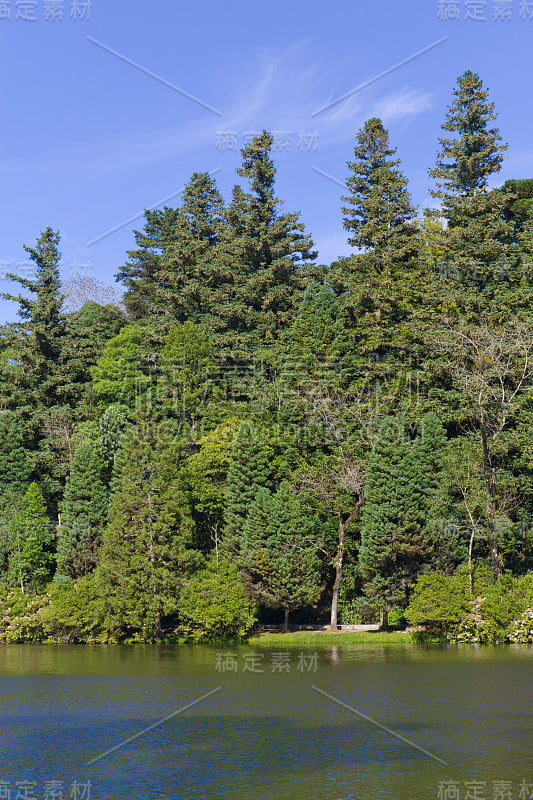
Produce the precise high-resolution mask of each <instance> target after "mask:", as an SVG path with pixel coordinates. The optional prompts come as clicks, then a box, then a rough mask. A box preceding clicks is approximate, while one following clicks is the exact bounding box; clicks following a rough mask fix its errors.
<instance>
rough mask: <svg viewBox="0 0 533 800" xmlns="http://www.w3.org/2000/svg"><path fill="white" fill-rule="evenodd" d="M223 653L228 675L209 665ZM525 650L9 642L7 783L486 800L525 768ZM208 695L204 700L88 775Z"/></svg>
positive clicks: (1, 666) (127, 792)
mask: <svg viewBox="0 0 533 800" xmlns="http://www.w3.org/2000/svg"><path fill="white" fill-rule="evenodd" d="M281 652H283V653H289V657H288V658H280V656H279V654H280V653H281ZM221 653H222V654H226V655H227V656H229V655H231V659H233V660H231V659H228V658H226V659H225V663H233V664H234V665H235V664H236V669H231V670H228V671H223V670H221V669H217V664H218V665H220V664H221V663H223V660H221V659H220V654H221ZM253 653H256V654H257V655H261V656H262V658H260V659H259V658H258V659H256V662H254V663H255V664H256V666H259V667H260V669H259V670H257V671H256V670H251V669H248V670H245V668H244V667H245V665H246V663H247V662H246V656H247V655H248V656H249V655H250V654H253ZM301 653H303V654H304V655H305V658H303V657H300V656H301ZM314 653H316V661H315V662H313V661H312V659H311V658H310V656H312V655H313V654H314ZM532 653H533V648H531V647H520V646H512V647H501V648H476V647H472V646H462V647H454V648H447V647H444V648H443V647H435V646H431V647H408V646H397V645H395V646H390V647H388V646H385V645H378V646H369V645H364V646H361V645H359V646H353V647H349V646H337V645H328V646H327V647H323V648H322V647H321V648H316V647H307V648H301V649H299V648H294V647H293V648H286V649H284V648H283V647H281V646H280V647H259V646H258V645H257V646H254V645H250V646H249V647H247V648H242V647H233V648H219V647H177V646H172V645H160V646H153V647H151V646H124V647H105V646H83V647H81V646H80V647H76V646H73V647H64V646H29V645H24V646H22V645H20V646H19V645H13V646H11V645H9V646H4V647H2V648H0V675H1V679H0V691H1V694H2V720H3V728H2V755H1V757H0V761H1V766H2V769H1V771H0V780H1V779H4V780H6V781H11V788H12V789H14V791H13V797H16V791H15V789H16V787H15V784H16V782H17V781H19V782H20V781H23V780H33V781H34V782H35V783H37V784H38V786H39V791H41V794H40V795H39V794H37V793H36V797H39V798H40V797H42V796H43V794H44V791H43V786H44V782H45V781H50V780H56V781H58V782H59V781H63V782H64V789H65V795H64V796H65V797H68V793H67V789H68V787H69V786H70V785H71V783H72V781H74V780H79V781H81V780H86V781H87V780H91V782H92V784H93V788H92V790H91V792H92V794H91V796H92V797H94V798H95V800H119V799H120V800H124V799H125V798H128V800H148V798H152V797H154V798H156V797H157V798H205V800H213V799H214V798H217V799H218V798H225V800H233V798H237V797H239V798H243V797H253V798H254V799H255V800H262V799H263V798H265V800H266V799H268V800H271V799H272V800H273V798H279V797H284V796H290V797H293V798H296V800H299V799H300V798H306V800H311V799H314V798H316V800H326V798H328V800H331V798H339V799H340V798H343V799H344V798H346V800H348V798H365V800H373V798H391V800H428V799H429V800H433V798H434V800H437V797H438V791H439V789H438V784H439V781H458V782H459V783H461V786H462V792H461V796H465V795H466V791H465V786H464V785H463V784H464V783H465V782H466V781H469V780H478V781H480V782H485V783H486V786H487V789H486V792H485V794H486V796H487V797H491V796H492V795H491V792H492V784H493V783H494V782H497V781H508V782H511V783H512V784H513V792H514V795H516V797H518V796H519V782H520V781H521V780H524V779H526V778H528V773H529V774H530V767H529V765H530V745H531V732H532V730H533V717H532V714H531V708H532V701H533V680H532V672H531V655H532ZM248 661H249V659H248ZM249 663H250V662H249ZM273 665H277V666H276V668H275V669H273V668H272V667H273ZM280 665H282V666H281V667H280ZM306 666H308V667H309V668H308V669H307V668H306ZM287 667H288V668H287ZM299 667H300V668H299ZM313 685H316V686H319V687H321V688H322V689H323V690H324V691H325V692H328V693H330V694H332V695H334V696H336V697H337V698H339V700H340V701H342V702H344V703H346V704H348V705H352V706H353V707H354V708H357V709H359V710H360V711H361V712H362V713H364V714H366V715H368V716H370V717H372V718H374V719H375V720H377V721H378V722H380V723H381V724H382V725H384V726H388V727H389V728H391V729H392V730H394V731H396V732H397V733H398V734H401V735H402V736H404V737H405V738H407V739H410V740H412V741H413V742H414V743H417V744H418V745H419V746H420V747H422V748H424V749H426V750H428V751H430V752H432V753H435V754H436V755H438V756H439V757H441V758H443V760H445V761H447V762H448V763H449V766H444V765H440V764H437V763H435V762H434V761H432V760H431V759H430V758H427V757H426V756H425V755H424V754H423V753H421V752H419V751H417V750H415V749H414V748H410V747H409V746H408V744H406V743H405V742H402V741H399V740H398V739H395V738H394V737H393V736H390V735H388V734H387V732H386V731H384V730H380V729H379V728H376V727H375V726H373V725H372V724H371V723H370V722H367V721H365V720H364V719H361V718H359V717H357V716H355V715H354V714H353V713H351V712H350V711H349V710H348V709H346V708H344V707H340V706H338V705H335V704H334V703H332V702H331V701H330V700H328V699H327V698H326V697H324V696H319V695H317V693H316V692H315V691H313V688H312V687H313ZM216 686H221V690H220V691H219V692H218V693H217V694H216V695H213V696H211V697H209V698H207V699H206V700H205V702H203V703H201V704H200V705H198V706H195V707H194V708H190V709H188V710H187V711H185V712H183V714H182V715H179V716H176V717H174V718H172V719H171V720H168V721H167V722H165V723H164V724H162V725H160V726H158V727H156V728H154V729H153V730H151V731H149V732H148V733H147V734H146V735H144V736H142V737H139V738H137V739H136V740H135V741H132V742H130V743H128V744H127V745H125V746H124V747H123V748H121V749H120V750H118V751H116V752H115V753H113V754H111V755H110V756H109V757H108V758H106V759H104V760H103V761H102V762H101V763H97V764H94V765H92V766H91V767H90V768H89V767H87V761H89V760H90V759H91V758H94V757H95V756H96V755H97V754H98V753H99V752H101V751H103V750H105V749H108V748H111V747H114V746H116V745H117V744H119V743H120V742H123V741H124V740H125V739H127V738H128V737H131V736H133V735H134V734H136V733H138V732H139V731H141V730H143V729H145V728H146V727H147V726H150V725H152V724H155V723H157V722H158V721H159V720H161V719H163V718H164V717H166V716H168V715H169V714H170V713H171V712H172V711H173V710H174V709H177V708H180V707H181V706H183V705H185V704H187V703H188V702H190V701H191V700H193V699H194V698H195V697H199V696H200V695H202V694H205V692H207V691H209V690H211V689H213V688H215V687H216ZM530 782H531V783H533V777H531V780H530ZM36 792H37V790H36ZM514 795H513V797H514ZM6 796H7V795H6Z"/></svg>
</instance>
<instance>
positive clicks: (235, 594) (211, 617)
mask: <svg viewBox="0 0 533 800" xmlns="http://www.w3.org/2000/svg"><path fill="white" fill-rule="evenodd" d="M179 618H180V625H179V628H178V633H179V634H180V635H182V636H184V637H185V638H186V639H189V640H192V641H196V642H199V641H204V642H215V641H239V640H245V639H247V637H248V635H249V634H250V632H251V630H252V628H253V626H254V625H255V623H256V621H257V620H256V617H255V616H254V613H253V606H252V603H251V601H250V600H249V599H248V598H247V597H246V594H245V592H244V587H243V585H242V581H241V578H240V575H239V572H238V570H237V568H236V567H234V566H233V565H232V564H229V563H227V562H224V563H222V564H220V565H218V566H217V565H216V563H214V562H213V561H212V562H210V563H209V564H208V565H207V566H206V567H204V568H203V569H201V570H199V571H198V572H197V573H196V574H195V575H193V577H192V578H191V580H190V581H189V583H188V585H187V586H186V587H185V588H184V590H183V592H182V594H181V597H180V601H179Z"/></svg>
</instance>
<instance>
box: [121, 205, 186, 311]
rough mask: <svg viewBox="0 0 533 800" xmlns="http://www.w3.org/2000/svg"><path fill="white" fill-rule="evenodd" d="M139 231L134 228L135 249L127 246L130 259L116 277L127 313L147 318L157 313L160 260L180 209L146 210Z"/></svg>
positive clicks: (174, 236)
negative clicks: (143, 221) (122, 287)
mask: <svg viewBox="0 0 533 800" xmlns="http://www.w3.org/2000/svg"><path fill="white" fill-rule="evenodd" d="M144 217H145V224H144V228H143V230H142V231H134V235H135V244H136V245H137V249H136V250H128V256H129V261H127V262H126V264H125V265H124V266H123V267H121V268H120V269H119V271H118V273H117V275H116V276H115V277H116V280H117V281H121V282H122V283H123V284H124V285H125V286H126V293H125V295H124V304H125V306H126V308H127V310H128V313H129V315H130V317H132V318H133V319H146V318H147V317H150V316H152V315H154V314H156V315H157V311H158V301H159V295H160V289H161V285H160V284H161V274H160V273H161V260H162V256H163V253H164V252H165V249H166V248H167V247H168V246H169V245H170V244H171V243H172V242H174V241H175V238H176V225H177V223H178V220H179V218H180V212H179V210H178V209H175V208H168V206H165V207H164V208H163V209H155V210H154V211H150V210H147V211H145V212H144Z"/></svg>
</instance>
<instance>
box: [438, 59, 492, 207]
mask: <svg viewBox="0 0 533 800" xmlns="http://www.w3.org/2000/svg"><path fill="white" fill-rule="evenodd" d="M482 87H483V82H482V81H481V79H480V78H479V76H478V75H476V74H475V73H473V72H471V71H470V70H468V71H467V72H465V73H464V74H463V75H461V76H460V77H459V79H458V81H457V88H456V89H455V90H454V97H455V99H454V101H453V103H452V104H451V106H450V107H449V109H448V114H447V116H446V122H445V123H444V124H443V125H442V129H443V130H444V131H447V132H449V133H451V134H455V137H454V138H443V139H440V140H439V143H440V146H441V151H440V152H439V153H438V155H437V164H436V167H435V168H434V169H430V170H429V175H430V176H431V177H432V178H435V179H436V181H437V190H436V191H433V192H432V194H433V196H434V197H440V198H441V199H443V200H444V201H445V203H446V202H447V201H448V200H449V199H450V198H451V197H466V196H472V195H474V194H476V193H477V192H480V191H484V190H485V189H486V187H487V180H488V178H489V177H490V176H491V175H492V174H493V173H495V172H498V171H499V169H500V165H501V162H502V161H503V153H504V151H505V149H506V148H507V145H502V144H501V141H502V139H501V136H500V134H499V132H498V129H497V128H489V127H488V123H489V122H490V121H492V120H494V119H496V117H497V115H496V114H495V112H494V105H493V103H489V102H487V97H488V92H487V91H484V90H483V88H482Z"/></svg>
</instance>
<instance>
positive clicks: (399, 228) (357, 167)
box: [342, 118, 416, 271]
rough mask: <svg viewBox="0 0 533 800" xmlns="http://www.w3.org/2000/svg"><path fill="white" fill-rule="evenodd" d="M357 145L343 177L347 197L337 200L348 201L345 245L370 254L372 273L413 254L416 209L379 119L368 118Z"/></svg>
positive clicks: (358, 136) (414, 250) (402, 260)
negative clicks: (346, 174) (348, 169)
mask: <svg viewBox="0 0 533 800" xmlns="http://www.w3.org/2000/svg"><path fill="white" fill-rule="evenodd" d="M356 141H357V144H356V146H355V148H354V160H353V161H349V162H348V167H349V168H350V169H351V171H352V172H351V174H350V176H349V177H348V178H347V179H346V185H347V187H348V190H349V191H350V194H349V195H348V196H346V197H343V198H342V199H343V200H344V201H345V202H346V203H347V205H346V206H344V207H343V209H342V211H343V214H344V215H345V216H344V220H343V225H344V228H345V229H346V230H347V231H349V232H350V238H349V239H348V242H349V244H351V245H352V247H357V248H358V249H359V250H362V251H363V252H365V253H368V252H370V253H372V254H373V259H372V265H373V267H374V269H377V270H379V271H386V270H387V269H390V265H392V264H395V263H402V262H405V261H406V260H408V259H409V258H410V257H411V256H412V255H413V254H414V253H415V252H416V248H415V242H416V239H415V232H416V229H415V226H414V224H413V220H414V216H415V209H414V207H413V205H412V203H411V198H410V196H409V192H408V191H407V179H406V178H405V177H404V176H403V175H402V173H401V172H400V171H399V170H398V169H396V167H397V166H398V164H399V163H400V161H399V159H395V158H393V156H394V155H395V154H396V149H395V148H391V147H390V145H389V134H388V131H387V130H386V129H385V128H384V127H383V123H382V121H381V120H380V119H377V118H373V119H370V120H368V121H367V122H366V123H365V125H364V127H363V128H362V129H361V130H360V131H359V133H358V134H357V140H356Z"/></svg>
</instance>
